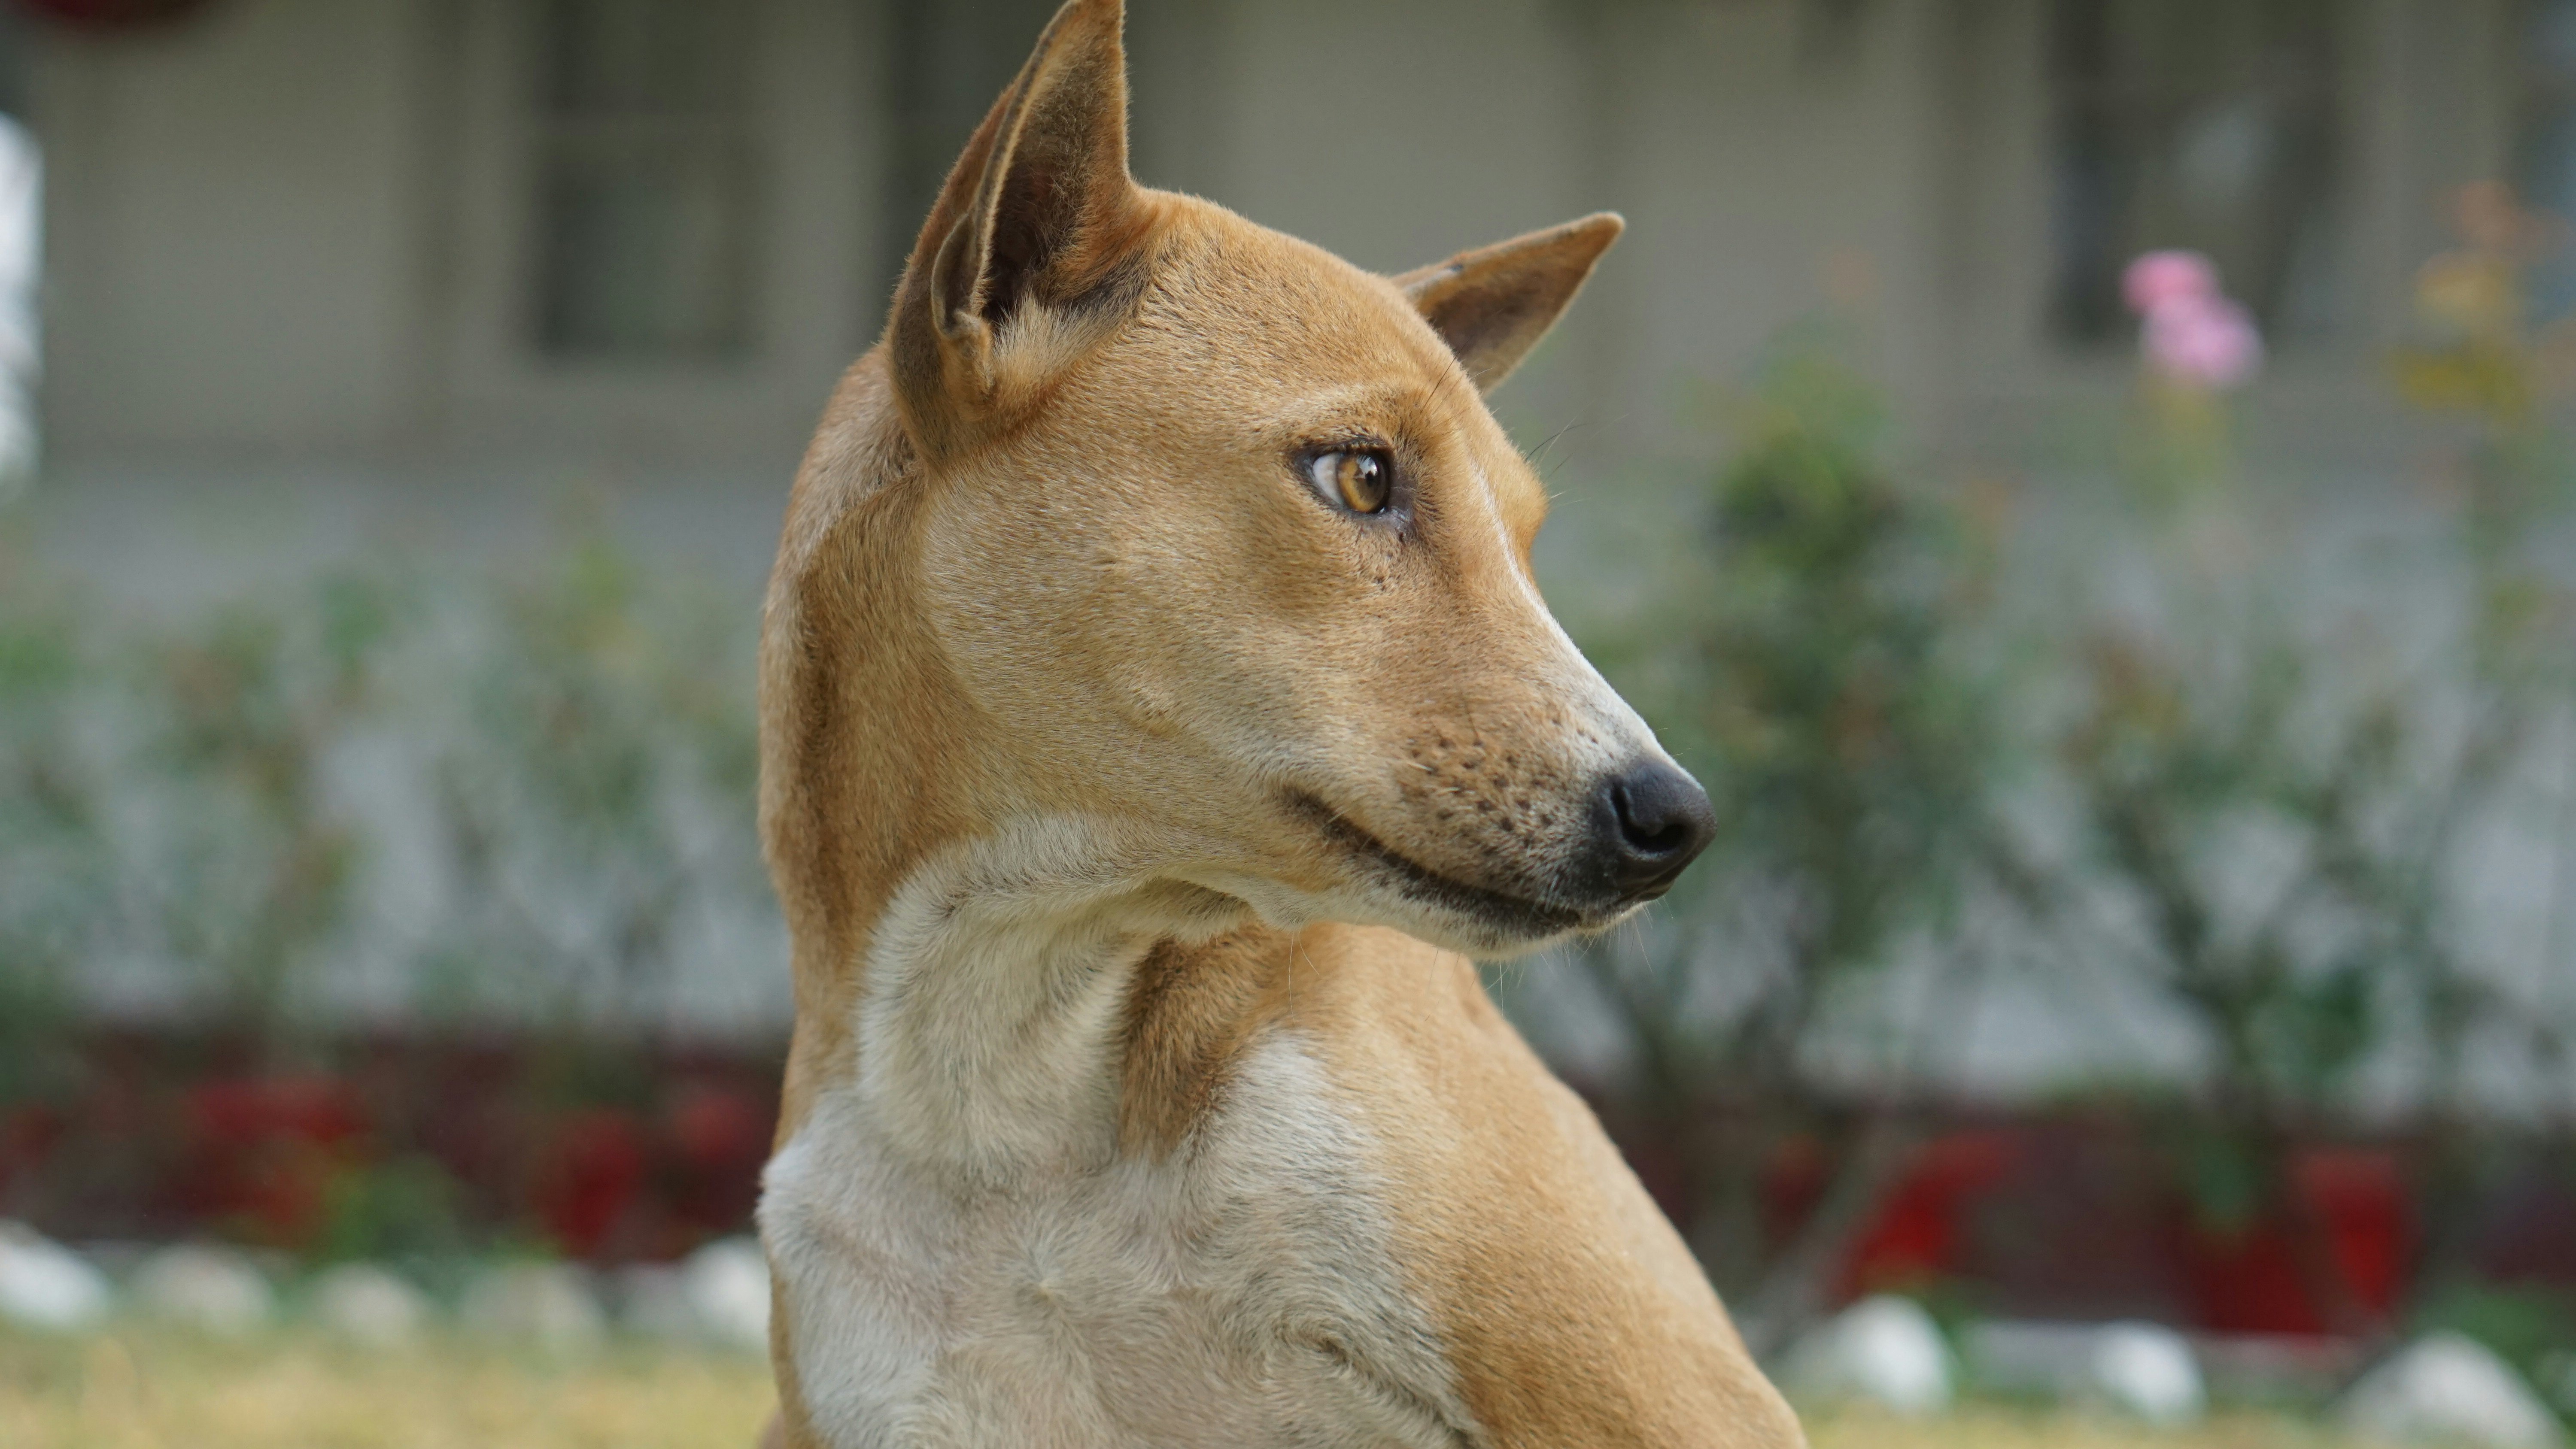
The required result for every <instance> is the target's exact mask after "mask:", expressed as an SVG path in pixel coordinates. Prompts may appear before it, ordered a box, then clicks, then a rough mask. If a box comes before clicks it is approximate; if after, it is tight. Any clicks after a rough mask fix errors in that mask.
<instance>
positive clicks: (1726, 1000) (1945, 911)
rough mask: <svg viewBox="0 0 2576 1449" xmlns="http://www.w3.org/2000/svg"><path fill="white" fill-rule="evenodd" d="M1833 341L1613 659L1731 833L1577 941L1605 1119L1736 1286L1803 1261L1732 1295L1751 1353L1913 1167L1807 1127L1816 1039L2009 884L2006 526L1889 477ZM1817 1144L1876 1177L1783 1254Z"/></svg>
mask: <svg viewBox="0 0 2576 1449" xmlns="http://www.w3.org/2000/svg"><path fill="white" fill-rule="evenodd" d="M1833 343H1834V339H1833V338H1832V337H1831V336H1830V335H1829V334H1826V333H1823V332H1821V331H1819V332H1818V333H1815V334H1808V335H1801V336H1797V337H1793V338H1791V339H1790V340H1789V341H1788V342H1787V343H1785V344H1784V345H1783V346H1782V347H1781V348H1780V350H1779V351H1778V353H1777V355H1776V356H1775V358H1774V360H1773V362H1772V363H1771V365H1770V366H1769V367H1768V368H1767V369H1766V370H1765V371H1764V372H1763V373H1762V375H1761V376H1760V377H1759V378H1758V379H1757V380H1756V384H1755V386H1754V388H1753V389H1751V390H1750V392H1749V395H1747V396H1746V397H1744V398H1742V399H1740V400H1739V403H1738V406H1737V407H1736V409H1735V412H1736V422H1737V428H1736V431H1737V433H1738V435H1739V437H1740V438H1741V440H1742V443H1741V451H1740V452H1739V453H1738V455H1737V456H1736V457H1735V459H1734V460H1732V461H1731V462H1730V463H1728V464H1727V465H1726V466H1725V467H1724V468H1723V469H1721V470H1720V471H1719V472H1718V473H1717V474H1716V475H1715V477H1714V478H1713V479H1712V480H1711V483H1710V486H1709V489H1708V492H1707V493H1706V495H1705V502H1704V503H1703V505H1702V506H1703V508H1704V510H1705V511H1704V515H1703V517H1704V520H1705V522H1704V527H1705V528H1706V530H1707V533H1706V541H1705V544H1704V546H1703V547H1701V548H1700V549H1697V550H1695V551H1693V552H1692V554H1691V555H1690V556H1689V557H1688V558H1687V560H1686V562H1685V564H1684V567H1683V570H1682V572H1681V575H1680V576H1679V577H1676V578H1674V579H1673V580H1671V581H1670V583H1669V585H1668V586H1667V587H1666V588H1665V589H1662V590H1660V591H1658V598H1657V606H1656V608H1655V610H1654V615H1653V618H1652V620H1651V622H1650V623H1649V624H1647V625H1646V626H1645V627H1643V628H1641V629H1640V630H1639V631H1638V632H1637V633H1636V635H1635V636H1633V637H1632V638H1628V639H1622V640H1615V641H1603V640H1596V641H1594V652H1595V653H1596V655H1597V656H1598V657H1600V658H1602V660H1603V662H1604V664H1605V667H1607V668H1608V669H1609V670H1610V671H1611V673H1612V674H1613V675H1614V677H1615V678H1616V679H1617V680H1618V681H1619V682H1620V683H1621V684H1622V686H1623V688H1625V689H1626V690H1627V692H1628V693H1629V694H1630V696H1631V698H1632V699H1634V700H1636V701H1637V703H1638V704H1639V705H1640V707H1641V708H1642V709H1643V710H1644V711H1645V712H1646V714H1647V715H1648V717H1649V718H1651V719H1654V720H1656V721H1657V723H1658V728H1659V730H1660V731H1661V732H1662V733H1663V735H1664V737H1665V739H1666V741H1667V743H1668V745H1669V746H1670V747H1671V748H1672V749H1673V750H1674V751H1675V753H1676V755H1677V756H1678V757H1679V758H1680V759H1682V761H1683V762H1684V763H1685V764H1686V765H1687V766H1689V767H1690V768H1691V769H1692V770H1693V771H1694V772H1695V773H1697V774H1698V775H1699V776H1700V777H1701V779H1702V780H1703V782H1704V783H1705V784H1706V785H1707V786H1708V788H1709V791H1710V795H1711V799H1712V801H1713V803H1714V804H1715V805H1716V809H1717V815H1718V818H1719V820H1720V822H1721V824H1720V830H1719V835H1718V838H1717V840H1716V842H1715V843H1714V844H1713V845H1712V846H1711V848H1710V851H1709V853H1708V855H1707V857H1706V863H1705V864H1704V865H1702V866H1701V867H1700V869H1699V871H1698V872H1697V873H1696V874H1695V877H1694V881H1695V884H1694V886H1693V887H1692V888H1691V891H1690V894H1689V896H1688V898H1687V899H1684V900H1680V901H1677V902H1676V903H1675V905H1674V907H1672V908H1671V909H1670V910H1669V912H1668V914H1667V916H1666V917H1665V919H1664V920H1663V921H1662V922H1660V923H1657V924H1655V925H1653V926H1650V927H1648V928H1645V929H1641V930H1637V931H1633V932H1627V933H1622V934H1617V935H1613V936H1609V937H1604V938H1600V939H1597V940H1594V941H1591V942H1588V943H1585V944H1583V945H1582V946H1579V947H1578V948H1576V954H1577V957H1578V959H1579V960H1580V961H1581V962H1582V964H1583V966H1584V967H1585V969H1586V974H1587V976H1588V978H1589V980H1590V981H1591V982H1592V984H1593V987H1594V989H1595V992H1596V994H1597V995H1598V997H1599V998H1600V999H1601V1000H1603V1001H1605V1002H1607V1003H1609V1004H1610V1005H1611V1006H1612V1008H1613V1010H1614V1012H1615V1014H1616V1015H1617V1018H1618V1020H1619V1022H1620V1024H1621V1027H1622V1031H1623V1035H1624V1037H1625V1038H1626V1040H1627V1042H1628V1044H1629V1047H1630V1049H1631V1051H1630V1055H1631V1063H1630V1065H1631V1070H1630V1071H1629V1072H1628V1073H1627V1074H1626V1077H1625V1079H1624V1080H1623V1081H1621V1082H1619V1083H1618V1084H1616V1087H1615V1093H1616V1096H1615V1100H1614V1102H1613V1104H1612V1114H1613V1116H1614V1117H1619V1118H1623V1119H1626V1120H1625V1124H1624V1125H1625V1129H1626V1130H1627V1131H1629V1132H1630V1133H1632V1134H1642V1135H1645V1136H1649V1137H1653V1138H1657V1139H1660V1140H1662V1141H1663V1142H1665V1143H1667V1144H1669V1146H1670V1150H1671V1151H1672V1152H1673V1154H1674V1156H1675V1157H1676V1158H1677V1159H1678V1162H1677V1165H1676V1172H1677V1176H1678V1178H1679V1181H1678V1182H1677V1183H1675V1184H1673V1185H1672V1187H1671V1188H1670V1189H1669V1190H1668V1191H1667V1197H1668V1199H1670V1200H1673V1201H1675V1202H1676V1203H1677V1204H1679V1205H1681V1206H1682V1207H1683V1210H1684V1212H1685V1214H1686V1215H1687V1216H1688V1217H1689V1218H1690V1219H1692V1220H1691V1221H1688V1222H1686V1223H1685V1224H1684V1226H1685V1229H1686V1230H1687V1231H1688V1232H1689V1233H1690V1235H1691V1236H1692V1238H1693V1240H1694V1242H1695V1243H1696V1244H1697V1245H1698V1246H1699V1248H1700V1251H1701V1253H1702V1255H1703V1257H1704V1258H1705V1259H1706V1260H1707V1261H1708V1262H1709V1264H1710V1266H1711V1269H1712V1271H1713V1273H1714V1274H1715V1275H1716V1276H1717V1277H1718V1279H1719V1281H1720V1283H1721V1285H1722V1286H1724V1287H1728V1288H1738V1289H1742V1288H1751V1287H1752V1286H1753V1285H1754V1284H1755V1283H1757V1282H1758V1281H1760V1280H1761V1279H1762V1278H1763V1277H1764V1276H1765V1273H1766V1270H1767V1269H1768V1268H1769V1267H1771V1266H1772V1264H1773V1261H1774V1260H1775V1259H1782V1258H1784V1259H1787V1260H1790V1261H1793V1262H1804V1263H1806V1264H1807V1266H1808V1269H1809V1271H1806V1272H1803V1273H1795V1274H1791V1275H1789V1277H1788V1278H1787V1279H1785V1280H1781V1281H1780V1282H1779V1283H1778V1284H1777V1285H1776V1286H1777V1287H1778V1288H1779V1291H1780V1293H1781V1294H1783V1295H1785V1296H1783V1297H1781V1298H1779V1300H1778V1301H1773V1299H1772V1296H1771V1295H1770V1294H1767V1293H1766V1294H1764V1295H1762V1296H1760V1297H1758V1298H1755V1299H1751V1300H1741V1301H1745V1302H1746V1303H1747V1304H1748V1307H1747V1309H1746V1311H1745V1312H1744V1313H1743V1315H1742V1316H1745V1317H1747V1318H1748V1319H1749V1320H1751V1322H1752V1324H1753V1326H1754V1331H1755V1333H1756V1336H1757V1338H1758V1337H1760V1336H1761V1334H1762V1333H1763V1331H1764V1330H1763V1325H1764V1324H1765V1323H1767V1322H1773V1321H1776V1322H1779V1323H1782V1324H1786V1323H1788V1322H1791V1321H1794V1320H1797V1319H1799V1318H1802V1317H1804V1316H1805V1315H1806V1314H1807V1313H1809V1312H1811V1311H1812V1310H1813V1309H1814V1308H1815V1307H1817V1306H1820V1303H1819V1299H1820V1296H1821V1293H1822V1292H1823V1289H1824V1284H1823V1282H1822V1280H1821V1278H1820V1276H1819V1273H1820V1272H1821V1271H1822V1269H1823V1267H1824V1264H1825V1260H1826V1259H1827V1258H1828V1257H1829V1256H1830V1255H1831V1251H1832V1250H1833V1249H1835V1248H1838V1247H1839V1246H1841V1243H1842V1239H1843V1238H1845V1237H1847V1236H1848V1234H1849V1232H1850V1231H1851V1230H1852V1229H1853V1228H1854V1227H1856V1226H1857V1224H1858V1222H1859V1219H1860V1217H1861V1215H1862V1214H1864V1213H1865V1212H1866V1210H1867V1209H1868V1208H1869V1207H1870V1205H1871V1204H1872V1203H1873V1202H1874V1200H1875V1198H1876V1196H1877V1190H1878V1189H1879V1188H1881V1187H1883V1186H1884V1185H1885V1178H1886V1176H1887V1175H1888V1174H1889V1173H1890V1172H1892V1171H1894V1170H1895V1169H1896V1168H1897V1167H1899V1166H1900V1165H1901V1161H1902V1157H1903V1150H1902V1149H1903V1147H1904V1143H1903V1141H1902V1140H1901V1139H1900V1138H1899V1137H1898V1136H1892V1135H1890V1134H1888V1133H1885V1132H1883V1131H1873V1130H1870V1129H1872V1128H1874V1127H1878V1126H1883V1125H1884V1124H1883V1123H1874V1122H1871V1121H1868V1120H1855V1119H1852V1118H1851V1117H1849V1115H1848V1114H1836V1113H1833V1112H1830V1111H1828V1112H1822V1113H1820V1112H1818V1111H1817V1110H1815V1109H1816V1104H1817V1100H1818V1094H1817V1093H1816V1092H1815V1091H1814V1085H1815V1078H1814V1067H1815V1063H1813V1062H1812V1061H1811V1060H1809V1049H1810V1047H1811V1045H1812V1039H1813V1037H1814V1035H1815V1033H1816V1029H1817V1025H1818V1022H1819V1019H1820V1018H1821V1017H1824V1016H1828V1015H1830V1014H1831V1013H1832V1012H1833V1011H1834V1010H1835V1009H1836V1008H1837V1007H1838V1006H1841V1007H1848V1006H1850V1005H1851V1004H1852V1000H1851V999H1852V998H1854V997H1858V996H1864V995H1866V994H1868V993H1869V992H1870V990H1871V989H1872V987H1873V986H1874V985H1875V984H1876V982H1877V980H1878V978H1880V977H1881V976H1882V975H1883V974H1884V973H1886V972H1887V971H1888V970H1889V969H1890V967H1891V966H1892V965H1893V964H1895V963H1896V961H1897V960H1898V959H1899V958H1901V957H1907V956H1911V957H1912V958H1913V959H1914V960H1915V961H1916V962H1917V963H1918V964H1924V963H1927V962H1928V963H1929V964H1930V965H1931V966H1932V967H1933V968H1934V969H1936V970H1941V971H1947V970H1949V969H1951V968H1954V967H1956V966H1959V965H1961V964H1964V958H1963V947H1964V944H1965V939H1966V938H1965V934H1964V931H1965V920H1966V917H1965V915H1964V911H1963V907H1964V904H1965V900H1966V898H1967V896H1968V894H1969V893H1970V892H1972V891H1974V890H1978V889H1991V888H1992V887H1993V886H1994V885H1995V883H1996V881H1997V879H1998V878H1999V876H2000V875H2001V874H2003V873H2007V872H2009V871H2010V870H2012V869H2013V864H2012V862H2011V860H2010V859H2009V856H2008V855H2007V854H2006V853H2004V852H2003V851H2002V850H2000V849H1999V846H2000V843H2001V839H2002V833H2003V832H2002V829H2001V823H2000V822H2001V814H2000V792H2001V791H2002V790H2003V788H2004V787H2005V785H2006V783H2007V782H2008V781H2009V779H2010V778H2011V773H2012V768H2013V766H2012V751H2011V742H2010V739H2009V736H2008V732H2007V729H2006V723H2007V722H2006V719H2005V717H2004V716H2003V714H2002V713H2001V705H2002V703H2003V700H2004V691H2005V689H2006V687H2007V682H2006V681H2007V670H2006V669H2005V667H2004V664H2005V661H2004V660H2003V659H2002V658H2000V657H1999V655H1998V652H1997V650H1996V648H1995V647H1994V645H1995V642H1996V641H1995V640H1994V639H1993V638H1992V637H1991V636H1990V635H1989V632H1988V631H1987V629H1986V626H1987V624H1988V623H1989V622H1990V619H1989V614H1990V610H1991V604H1992V588H1991V584H1992V571H1993V568H1994V565H1995V547H1994V544H1995V540H1994V538H1993V536H1992V530H1991V527H1990V524H1991V522H1992V519H1991V517H1981V516H1979V515H1977V514H1975V513H1973V512H1971V511H1969V510H1966V509H1962V508H1959V507H1956V506H1953V505H1951V504H1949V503H1948V502H1946V501H1944V500H1942V499H1939V498H1936V497H1933V496H1930V495H1926V494H1923V493H1920V492H1917V491H1915V490H1912V489H1909V488H1907V487H1905V486H1903V485H1901V484H1900V483H1899V482H1898V481H1897V480H1896V477H1895V475H1894V474H1893V472H1892V471H1891V470H1890V469H1889V468H1888V467H1887V466H1886V465H1885V463H1884V462H1883V460H1882V458H1881V456H1880V442H1879V440H1880V436H1881V434H1882V432H1883V421H1882V418H1881V415H1880V410H1879V406H1878V402H1877V398H1876V394H1875V392H1874V390H1873V389H1872V388H1871V387H1870V386H1869V385H1868V384H1867V382H1866V381H1865V380H1864V379H1863V378H1862V376H1861V375H1860V374H1859V373H1858V372H1857V371H1856V370H1855V369H1853V368H1851V367H1849V366H1848V365H1846V364H1844V363H1843V362H1842V361H1841V360H1840V353H1839V350H1838V348H1837V347H1835V346H1834V345H1833ZM1813 1134H1822V1135H1823V1136H1825V1137H1827V1138H1829V1139H1832V1140H1834V1141H1835V1143H1836V1145H1837V1147H1838V1148H1839V1149H1840V1153H1841V1156H1842V1157H1843V1158H1844V1160H1846V1161H1849V1162H1855V1163H1861V1164H1866V1166H1865V1167H1864V1168H1863V1169H1862V1170H1860V1171H1858V1172H1855V1173H1850V1174H1846V1175H1845V1176H1844V1178H1843V1179H1842V1181H1841V1183H1840V1184H1839V1187H1838V1190H1835V1191H1832V1192H1829V1193H1828V1194H1827V1198H1826V1201H1825V1202H1824V1203H1823V1204H1822V1205H1821V1206H1820V1207H1818V1208H1817V1209H1816V1211H1815V1212H1813V1213H1812V1214H1810V1221H1809V1224H1808V1227H1807V1230H1806V1231H1805V1232H1804V1233H1803V1234H1801V1235H1799V1236H1798V1237H1797V1238H1796V1239H1795V1240H1793V1241H1788V1242H1783V1243H1774V1242H1770V1241H1768V1239H1769V1238H1770V1237H1771V1236H1772V1235H1771V1234H1770V1233H1768V1232H1767V1231H1766V1228H1765V1225H1764V1218H1765V1214H1766V1209H1765V1203H1764V1189H1763V1176H1764V1172H1765V1170H1766V1167H1767V1165H1768V1164H1769V1163H1771V1162H1772V1161H1773V1160H1774V1159H1776V1158H1777V1157H1778V1156H1779V1155H1780V1153H1781V1152H1783V1151H1784V1150H1793V1149H1795V1148H1797V1147H1798V1146H1799V1145H1801V1144H1802V1143H1803V1142H1804V1140H1805V1139H1806V1138H1807V1137H1809V1136H1810V1135H1813Z"/></svg>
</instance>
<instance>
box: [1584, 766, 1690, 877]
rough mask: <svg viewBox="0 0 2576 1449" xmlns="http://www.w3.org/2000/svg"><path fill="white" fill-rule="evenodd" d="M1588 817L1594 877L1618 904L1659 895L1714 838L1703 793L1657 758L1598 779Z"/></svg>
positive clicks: (1678, 771) (1678, 770)
mask: <svg viewBox="0 0 2576 1449" xmlns="http://www.w3.org/2000/svg"><path fill="white" fill-rule="evenodd" d="M1592 818H1593V823H1594V835H1595V839H1594V845H1593V849H1594V851H1595V852H1596V853H1597V854H1596V859H1597V861H1598V864H1597V865H1596V867H1595V868H1596V869H1597V870H1598V871H1599V873H1600V874H1599V879H1601V880H1602V881H1603V883H1604V884H1606V885H1607V886H1608V887H1609V888H1610V890H1611V892H1612V893H1613V894H1615V895H1617V896H1618V897H1619V898H1620V899H1621V900H1623V901H1637V900H1646V899H1650V898H1652V897H1655V896H1659V895H1662V894H1663V893H1664V891H1665V890H1666V889H1667V888H1668V887H1670V886H1671V885H1672V883H1673V879H1674V877H1676V876H1678V875H1680V874H1681V873H1682V868H1683V867H1684V866H1687V865H1689V864H1690V863H1691V862H1692V861H1693V860H1695V859H1697V858H1698V856H1699V853H1700V852H1701V851H1703V850H1705V849H1707V848H1708V842H1709V840H1710V838H1711V837H1713V836H1715V835H1716V834H1717V813H1716V812H1715V811H1713V810H1711V809H1710V808H1709V805H1708V792H1707V791H1705V790H1702V789H1701V788H1700V787H1699V782H1698V781H1697V780H1694V779H1692V778H1691V777H1690V776H1688V775H1686V774H1684V773H1682V771H1681V769H1680V768H1679V767H1678V766H1675V765H1671V764H1667V763H1665V762H1664V761H1661V760H1652V759H1648V760H1639V761H1637V762H1636V763H1635V764H1632V765H1630V766H1629V767H1628V768H1626V769H1624V770H1621V771H1619V772H1617V773H1616V774H1613V775H1612V776H1610V778H1608V779H1607V780H1604V781H1603V782H1602V783H1601V788H1600V794H1599V796H1598V798H1597V800H1596V801H1595V803H1594V805H1593V810H1592Z"/></svg>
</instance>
